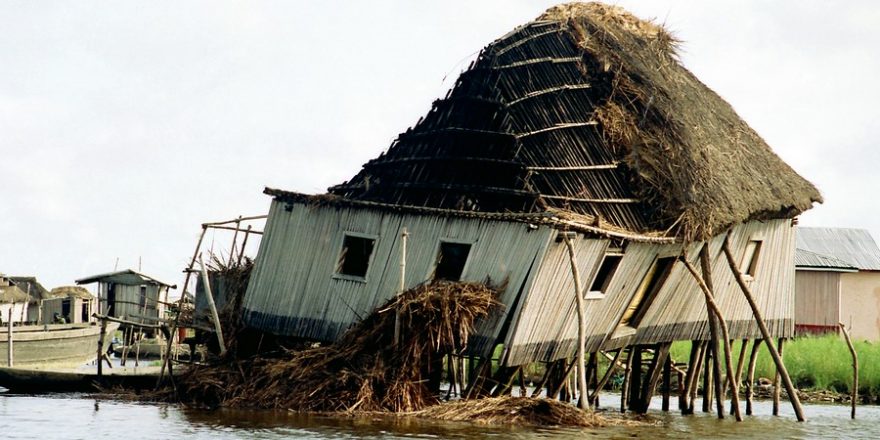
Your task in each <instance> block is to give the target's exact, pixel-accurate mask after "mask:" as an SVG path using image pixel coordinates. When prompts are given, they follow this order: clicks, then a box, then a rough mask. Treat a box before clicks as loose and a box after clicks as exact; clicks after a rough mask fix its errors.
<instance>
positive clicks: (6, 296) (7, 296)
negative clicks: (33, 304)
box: [0, 286, 28, 303]
mask: <svg viewBox="0 0 880 440" xmlns="http://www.w3.org/2000/svg"><path fill="white" fill-rule="evenodd" d="M27 300H28V295H27V293H26V292H23V291H22V290H21V289H19V288H18V287H17V286H0V303H23V302H25V301H27Z"/></svg>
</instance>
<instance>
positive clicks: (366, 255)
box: [336, 235, 376, 278]
mask: <svg viewBox="0 0 880 440" xmlns="http://www.w3.org/2000/svg"><path fill="white" fill-rule="evenodd" d="M375 245H376V240H373V239H372V238H365V237H356V236H353V235H346V236H345V238H344V239H343V240H342V252H341V253H340V254H339V261H338V262H337V264H336V273H338V274H340V275H348V276H351V277H357V278H366V277H367V268H369V266H370V256H371V255H373V247H374V246H375Z"/></svg>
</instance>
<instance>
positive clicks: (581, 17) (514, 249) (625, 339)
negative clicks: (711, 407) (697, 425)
mask: <svg viewBox="0 0 880 440" xmlns="http://www.w3.org/2000/svg"><path fill="white" fill-rule="evenodd" d="M265 193H266V194H268V195H269V196H271V197H272V204H271V208H270V212H269V218H268V221H267V224H266V229H265V232H264V236H263V240H262V242H261V245H260V251H259V253H258V255H257V258H256V261H255V267H254V272H253V273H252V276H251V279H250V284H249V286H248V290H247V293H246V295H245V298H244V304H243V308H244V320H245V322H246V323H247V324H248V325H250V326H252V327H255V328H257V329H261V330H264V331H268V332H272V333H275V334H280V335H286V336H293V337H301V338H308V339H316V340H323V341H332V340H334V339H335V338H338V337H339V336H340V334H341V333H342V332H343V331H344V330H345V329H346V328H347V327H349V326H350V325H351V324H352V323H354V322H356V321H357V320H358V319H359V318H360V317H363V316H365V315H367V314H368V312H369V311H370V310H372V309H373V308H375V307H377V306H379V305H380V304H382V303H383V302H384V301H386V300H387V299H388V298H390V297H392V296H393V295H395V294H396V293H397V292H398V291H399V287H398V286H399V285H400V284H401V282H400V277H401V270H400V259H401V257H400V253H401V247H402V236H403V235H404V231H405V232H406V234H407V239H406V259H405V283H404V284H405V286H406V287H412V286H416V285H418V284H420V283H424V282H426V281H429V280H432V279H449V280H466V281H487V280H490V281H491V283H493V284H495V285H496V286H499V288H500V289H501V292H500V295H501V296H500V300H501V302H502V303H503V304H504V308H503V310H498V311H497V313H495V314H494V315H493V316H492V317H491V318H490V319H486V320H483V322H481V323H480V324H479V326H478V329H477V331H476V335H475V336H474V337H472V339H471V340H470V346H469V350H470V351H471V353H473V354H476V355H479V356H486V355H488V354H490V353H492V352H493V350H494V349H495V347H496V346H498V345H501V346H503V351H502V357H501V363H502V364H503V365H509V366H515V365H522V364H526V363H529V362H534V361H554V360H557V359H563V358H570V357H572V356H573V355H574V354H575V352H576V346H577V343H576V341H577V339H576V338H577V328H578V325H577V319H576V315H577V314H576V312H575V310H576V309H575V307H576V301H575V294H574V292H575V287H574V281H573V276H572V270H571V265H572V263H576V265H577V268H578V271H579V273H580V276H581V278H582V281H583V288H582V290H581V291H580V292H578V294H580V295H582V296H583V298H585V300H586V324H587V341H586V351H587V352H596V351H597V350H606V349H614V348H620V347H625V346H633V345H648V344H657V343H667V342H671V341H674V340H706V339H708V338H709V329H708V325H707V316H708V312H707V304H706V301H705V300H704V295H703V293H702V291H701V289H700V287H699V285H698V283H697V282H696V281H695V278H694V277H693V276H692V275H691V273H690V272H689V271H688V270H687V269H686V268H685V266H684V264H683V263H682V261H681V259H680V257H683V256H684V255H686V256H687V260H688V261H689V262H691V263H692V264H693V265H694V266H695V267H696V268H697V270H698V271H699V270H700V269H699V268H700V259H699V254H700V251H701V249H702V248H703V246H708V248H707V249H708V256H709V262H710V264H709V267H711V269H712V274H711V281H712V284H714V285H713V286H712V289H713V290H714V296H715V301H716V302H717V303H718V305H719V307H720V309H721V310H722V312H723V316H724V318H725V319H726V321H727V325H728V327H729V329H730V335H729V336H730V338H731V339H743V338H755V337H759V336H760V333H759V331H758V327H757V325H756V323H755V320H754V315H753V313H752V311H751V309H750V308H749V306H748V304H747V303H746V300H745V299H744V295H743V293H742V292H741V291H740V288H739V286H738V284H737V283H736V282H735V280H734V273H733V272H732V270H731V268H730V267H729V265H728V262H727V260H726V258H725V254H724V253H722V243H723V241H724V240H725V238H727V239H728V240H729V243H730V249H731V251H732V254H733V255H734V258H735V260H736V264H737V265H738V267H739V269H740V271H741V275H742V277H743V278H744V279H745V282H746V283H747V284H748V286H749V287H750V289H751V291H752V293H753V295H754V297H755V300H756V302H757V304H758V308H759V309H760V311H761V313H763V316H764V318H765V321H766V322H767V325H768V327H769V330H770V332H771V334H772V336H773V337H774V338H776V337H778V338H787V337H791V336H792V335H793V333H794V305H795V304H794V270H793V268H794V252H795V229H794V228H793V227H792V221H791V219H792V218H793V217H794V216H796V215H797V214H799V213H800V212H802V211H804V210H806V209H809V208H810V207H811V206H812V204H813V203H814V202H817V201H821V196H820V195H819V193H818V191H817V190H816V189H815V188H814V187H813V186H812V185H811V184H810V183H809V182H807V181H806V180H805V179H803V178H802V177H800V176H799V175H798V174H796V173H795V172H794V171H793V170H792V169H791V168H790V167H789V166H788V165H786V164H785V163H784V162H783V161H782V160H781V159H780V158H779V157H777V156H776V154H774V153H773V151H772V150H771V149H770V147H769V146H768V145H767V144H766V143H765V142H764V141H763V140H762V139H761V137H760V136H758V134H756V133H755V132H754V131H753V130H752V129H751V128H750V127H749V126H748V125H746V123H745V122H743V121H742V120H741V119H740V118H739V117H738V116H737V114H736V113H735V112H734V110H733V109H732V108H731V107H730V105H729V104H727V103H726V102H725V101H724V100H722V99H721V98H720V97H719V96H718V95H716V94H715V93H714V92H712V91H711V90H709V89H708V88H707V87H706V86H705V85H704V84H702V83H701V82H699V81H698V80H697V79H696V78H695V77H694V76H693V75H692V74H691V73H690V72H689V71H688V70H686V69H685V68H684V67H682V66H681V65H680V64H679V62H678V58H677V57H676V55H675V49H674V40H673V39H672V38H671V37H670V36H669V35H668V34H667V33H666V32H665V31H664V30H663V29H662V28H660V27H658V26H656V25H654V24H652V23H650V22H646V21H642V20H639V19H637V18H635V17H633V16H632V15H630V14H628V13H627V12H625V11H623V10H622V9H620V8H617V7H609V6H604V5H599V4H572V5H563V6H559V7H555V8H552V9H550V10H548V11H547V12H546V13H545V14H544V15H542V16H541V17H539V18H538V19H537V20H535V21H533V22H530V23H527V24H525V25H524V26H521V27H518V28H516V29H514V30H513V31H512V32H510V33H509V34H507V35H505V36H503V37H501V38H500V39H498V40H496V41H494V42H492V43H491V44H489V46H487V47H486V48H485V49H483V51H482V52H481V53H480V55H479V57H478V58H477V60H476V61H475V62H473V63H472V64H471V66H470V67H469V68H468V69H467V70H466V71H465V72H464V73H462V74H461V76H460V77H459V78H458V80H457V81H456V83H455V85H454V87H453V88H452V90H450V92H449V93H448V94H447V95H446V96H445V97H443V98H442V99H439V100H437V101H435V102H434V104H433V107H432V109H431V111H430V112H428V114H427V115H425V116H424V117H423V118H421V119H420V120H419V122H418V123H417V124H416V125H415V126H414V127H413V128H411V129H409V130H407V131H406V132H405V133H402V134H401V135H400V136H399V137H398V139H397V140H396V141H395V142H394V143H393V144H392V145H391V147H390V148H389V149H388V150H387V151H386V152H384V153H382V154H381V155H379V156H378V157H377V158H375V159H373V160H371V161H369V162H367V163H366V164H365V165H364V166H363V169H362V170H361V171H360V172H359V173H358V174H357V175H355V176H354V177H353V178H351V179H350V180H349V181H347V182H345V183H343V184H341V185H337V186H334V187H332V188H330V190H329V193H328V194H322V195H304V194H298V193H295V192H289V191H282V190H277V189H266V191H265ZM568 238H573V243H572V244H573V255H574V257H575V258H573V259H572V258H571V257H570V254H569V250H568V247H567V244H566V240H567V239H568Z"/></svg>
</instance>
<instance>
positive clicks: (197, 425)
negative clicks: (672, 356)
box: [0, 394, 880, 440]
mask: <svg viewBox="0 0 880 440" xmlns="http://www.w3.org/2000/svg"><path fill="white" fill-rule="evenodd" d="M603 401H604V402H605V404H606V405H608V406H609V407H612V406H613V402H615V401H616V397H615V396H613V395H608V396H606V397H605V398H604V399H603ZM654 403H655V404H657V405H656V406H652V410H651V411H650V413H649V416H648V419H649V420H651V421H653V422H654V423H653V424H652V425H650V426H640V427H609V428H601V429H563V428H522V427H510V426H500V427H499V426H491V427H490V426H478V425H472V424H467V423H445V422H436V421H428V420H419V419H411V418H396V417H388V416H368V417H364V416H361V417H327V416H315V415H304V414H296V413H290V412H285V411H245V410H217V411H204V410H197V409H190V408H182V407H179V406H176V405H156V404H141V403H131V402H117V401H112V400H96V399H94V398H89V397H87V396H81V395H66V396H27V395H9V394H0V430H2V431H0V432H3V433H4V438H10V439H17V438H21V439H25V438H28V439H29V438H66V439H90V440H91V439H94V438H96V437H97V438H102V437H111V436H112V437H118V436H122V437H124V438H126V440H132V439H140V438H143V439H155V438H180V437H181V436H192V437H193V438H220V439H257V438H259V439H282V438H290V437H296V438H312V439H340V438H345V439H378V438H383V439H384V438H392V439H411V438H427V439H430V438H460V439H476V438H497V439H502V438H503V439H508V438H512V439H545V438H547V439H549V438H553V439H562V438H586V439H593V438H617V439H632V438H652V439H654V438H658V439H682V438H700V439H705V438H786V439H802V438H871V439H875V438H880V424H877V423H876V422H875V421H876V420H880V407H876V406H863V407H859V410H858V411H859V412H858V417H859V418H858V419H857V420H851V419H849V408H848V407H845V406H829V405H805V407H804V410H805V413H806V416H807V422H806V423H798V422H796V421H795V418H794V415H793V413H792V411H791V408H790V407H783V408H782V410H783V411H782V415H781V416H780V417H773V416H772V415H770V414H771V404H770V403H769V402H756V405H755V414H756V415H755V416H752V417H747V418H746V421H745V422H743V423H736V422H734V421H733V418H732V417H727V418H725V419H724V420H718V419H717V418H715V417H714V416H713V415H711V414H703V413H697V414H695V415H692V416H682V415H680V414H678V413H677V412H672V413H663V412H660V411H659V410H657V408H659V400H657V401H655V402H654Z"/></svg>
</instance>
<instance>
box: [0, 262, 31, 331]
mask: <svg viewBox="0 0 880 440" xmlns="http://www.w3.org/2000/svg"><path fill="white" fill-rule="evenodd" d="M27 304H28V295H27V293H26V292H24V291H22V290H21V289H20V288H19V287H18V286H17V285H16V284H15V282H13V281H12V280H11V279H10V277H7V276H5V275H3V274H0V321H2V322H4V323H8V322H9V321H10V316H11V317H12V319H11V320H12V322H14V323H15V322H27V320H28V315H27V310H28V306H27ZM10 313H11V314H10Z"/></svg>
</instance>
